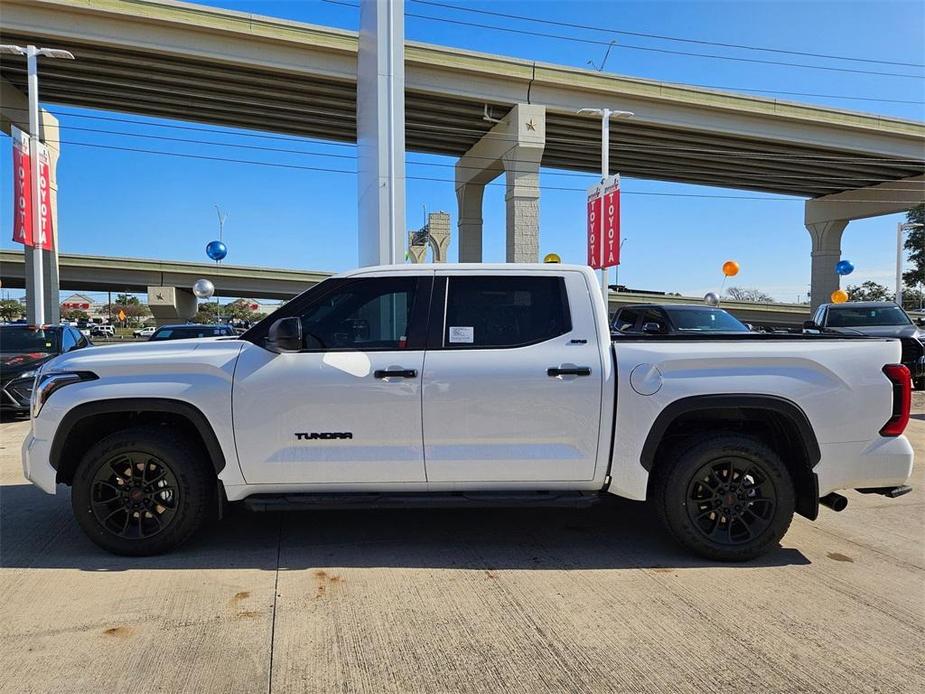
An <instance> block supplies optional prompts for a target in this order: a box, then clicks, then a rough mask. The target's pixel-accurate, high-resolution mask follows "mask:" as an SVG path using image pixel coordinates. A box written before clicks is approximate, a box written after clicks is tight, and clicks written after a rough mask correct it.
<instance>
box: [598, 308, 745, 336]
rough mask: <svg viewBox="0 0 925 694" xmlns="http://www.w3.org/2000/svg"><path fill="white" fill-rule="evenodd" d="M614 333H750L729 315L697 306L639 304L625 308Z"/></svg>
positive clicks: (616, 319) (615, 320) (612, 325)
mask: <svg viewBox="0 0 925 694" xmlns="http://www.w3.org/2000/svg"><path fill="white" fill-rule="evenodd" d="M610 329H611V330H612V331H613V332H615V333H621V334H624V335H634V334H635V335H639V334H648V335H702V334H704V333H711V334H712V333H747V332H750V331H749V328H748V326H747V325H745V323H742V322H741V321H740V320H739V319H738V318H736V317H735V316H733V315H732V314H731V313H729V312H728V311H725V310H724V309H721V308H714V307H712V306H697V305H696V304H636V305H633V306H624V307H623V308H621V309H620V310H619V311H617V313H616V314H615V315H614V317H613V321H611V323H610Z"/></svg>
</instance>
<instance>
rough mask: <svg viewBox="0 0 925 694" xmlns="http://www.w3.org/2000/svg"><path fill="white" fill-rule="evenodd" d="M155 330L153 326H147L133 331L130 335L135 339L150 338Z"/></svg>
mask: <svg viewBox="0 0 925 694" xmlns="http://www.w3.org/2000/svg"><path fill="white" fill-rule="evenodd" d="M155 330H157V328H155V327H154V326H153V325H148V326H146V327H144V328H139V329H138V330H133V331H132V335H134V336H135V337H151V336H152V335H153V334H154V331H155Z"/></svg>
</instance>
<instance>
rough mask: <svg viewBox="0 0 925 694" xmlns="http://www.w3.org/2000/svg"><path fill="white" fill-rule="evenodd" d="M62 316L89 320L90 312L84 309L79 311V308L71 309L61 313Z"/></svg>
mask: <svg viewBox="0 0 925 694" xmlns="http://www.w3.org/2000/svg"><path fill="white" fill-rule="evenodd" d="M61 317H62V318H65V319H67V320H69V321H89V320H90V314H89V313H87V312H86V311H81V310H80V309H79V308H75V309H71V310H70V311H67V312H65V313H62V314H61Z"/></svg>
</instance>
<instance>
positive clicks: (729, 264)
mask: <svg viewBox="0 0 925 694" xmlns="http://www.w3.org/2000/svg"><path fill="white" fill-rule="evenodd" d="M723 274H724V275H726V277H735V276H736V275H738V274H739V264H738V263H737V262H736V261H734V260H727V261H726V262H725V263H723Z"/></svg>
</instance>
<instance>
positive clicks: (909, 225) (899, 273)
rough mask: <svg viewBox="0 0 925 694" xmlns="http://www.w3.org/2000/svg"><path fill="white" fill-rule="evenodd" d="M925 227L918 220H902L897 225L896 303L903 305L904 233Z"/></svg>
mask: <svg viewBox="0 0 925 694" xmlns="http://www.w3.org/2000/svg"><path fill="white" fill-rule="evenodd" d="M919 227H925V224H919V223H918V222H906V223H903V222H900V223H899V224H897V225H896V303H897V304H898V305H899V307H900V308H902V307H903V234H904V233H905V232H907V231H910V230H912V229H918V228H919Z"/></svg>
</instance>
